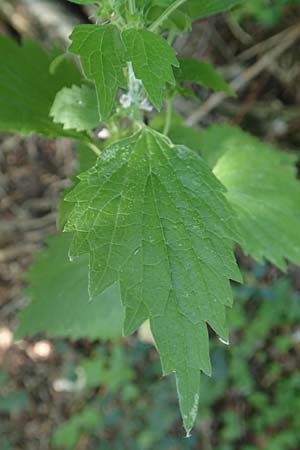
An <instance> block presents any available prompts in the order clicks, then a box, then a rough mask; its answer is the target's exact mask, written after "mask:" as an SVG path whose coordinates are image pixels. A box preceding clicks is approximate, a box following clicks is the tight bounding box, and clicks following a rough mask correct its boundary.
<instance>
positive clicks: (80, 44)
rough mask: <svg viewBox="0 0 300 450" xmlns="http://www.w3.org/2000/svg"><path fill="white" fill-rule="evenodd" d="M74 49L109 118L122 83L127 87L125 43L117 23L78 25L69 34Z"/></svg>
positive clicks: (102, 109) (101, 110)
mask: <svg viewBox="0 0 300 450" xmlns="http://www.w3.org/2000/svg"><path fill="white" fill-rule="evenodd" d="M70 39H71V41H72V44H71V46H70V48H69V51H70V52H71V53H74V54H76V55H78V56H80V61H81V64H82V67H83V70H84V73H85V75H86V77H87V78H88V79H89V80H91V81H94V82H95V85H96V90H97V96H98V106H99V113H100V118H101V120H102V121H105V120H106V119H108V118H109V116H110V114H111V112H112V109H113V105H114V101H115V96H116V93H117V89H118V88H119V87H125V86H126V81H125V77H124V73H123V66H124V61H123V53H124V46H123V43H122V40H121V36H120V32H119V30H118V28H117V27H116V26H115V25H105V26H104V25H103V26H101V25H78V26H77V27H75V29H74V31H73V33H72V34H71V36H70Z"/></svg>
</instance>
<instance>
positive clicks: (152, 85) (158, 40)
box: [122, 29, 178, 110]
mask: <svg viewBox="0 0 300 450" xmlns="http://www.w3.org/2000/svg"><path fill="white" fill-rule="evenodd" d="M122 38H123V41H124V44H125V47H126V60H127V61H131V62H132V66H133V70H134V74H135V76H136V78H138V79H140V80H141V81H142V82H143V85H144V88H145V90H146V92H147V94H148V96H149V99H150V101H151V102H152V103H153V105H154V106H155V108H156V109H158V110H159V109H160V107H161V104H162V101H163V92H164V88H165V85H166V83H169V84H172V85H174V84H175V79H174V74H173V70H172V66H175V67H176V66H178V61H177V59H176V55H175V51H174V50H173V48H172V47H171V46H170V45H169V44H168V43H167V41H166V40H165V39H164V38H162V37H161V36H159V35H157V34H155V33H152V32H151V31H148V30H134V29H131V30H126V31H124V32H123V34H122Z"/></svg>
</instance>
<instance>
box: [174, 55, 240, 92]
mask: <svg viewBox="0 0 300 450" xmlns="http://www.w3.org/2000/svg"><path fill="white" fill-rule="evenodd" d="M179 63H180V67H179V68H175V69H174V73H175V78H176V80H178V81H180V82H182V81H191V82H192V83H196V84H199V85H200V86H204V87H206V88H208V89H213V90H214V91H217V92H220V91H221V92H225V93H226V94H228V95H235V94H234V92H233V91H232V89H231V88H230V86H229V85H228V84H227V83H226V81H225V80H224V78H223V77H222V76H221V75H220V74H219V73H218V72H217V71H216V70H215V69H214V67H213V66H212V65H211V64H208V63H204V62H200V61H198V60H197V59H193V58H186V59H183V58H182V59H180V60H179Z"/></svg>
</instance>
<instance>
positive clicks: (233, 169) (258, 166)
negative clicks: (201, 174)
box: [200, 125, 300, 270]
mask: <svg viewBox="0 0 300 450" xmlns="http://www.w3.org/2000/svg"><path fill="white" fill-rule="evenodd" d="M201 136H202V137H201V141H200V144H201V147H202V150H203V156H204V158H205V159H206V160H207V162H208V163H209V164H210V166H211V167H213V171H214V173H215V175H216V176H217V177H218V178H219V180H220V181H221V182H222V183H223V184H224V186H225V187H226V188H227V189H228V192H227V194H226V196H227V199H228V201H229V202H230V203H231V205H232V206H233V208H234V209H235V210H236V212H237V215H238V218H239V222H240V233H241V236H242V247H243V250H244V251H245V253H246V254H250V255H252V256H253V257H254V258H255V259H256V260H257V261H259V262H262V261H263V259H264V258H267V259H268V260H269V261H271V262H272V263H273V264H275V265H277V266H278V267H279V268H281V269H282V270H285V269H286V262H285V259H288V260H290V261H292V262H293V263H295V264H299V263H300V245H299V243H300V210H299V205H300V184H299V181H298V180H297V179H296V167H295V157H294V156H293V155H291V154H288V153H285V152H280V151H277V150H276V149H275V148H274V147H272V146H271V145H269V144H266V143H263V142H262V141H260V140H258V139H256V138H255V137H253V136H251V135H250V134H248V133H245V132H243V131H242V130H240V129H239V128H234V127H230V126H228V125H223V126H221V127H220V126H212V127H211V128H209V129H208V130H207V131H205V132H203V133H201Z"/></svg>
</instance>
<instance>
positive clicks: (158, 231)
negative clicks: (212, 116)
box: [65, 127, 240, 431]
mask: <svg viewBox="0 0 300 450" xmlns="http://www.w3.org/2000/svg"><path fill="white" fill-rule="evenodd" d="M79 178H80V183H79V184H78V185H77V186H76V187H75V188H74V190H73V191H71V192H70V193H69V194H68V195H67V197H66V200H67V201H68V200H69V201H71V202H76V203H75V206H74V208H73V210H72V212H71V214H70V217H69V220H68V222H67V225H66V227H65V230H66V231H74V232H75V235H74V240H73V242H72V245H71V248H70V256H71V257H77V256H79V255H81V254H84V253H89V255H90V277H89V291H90V295H91V296H92V297H93V296H95V295H97V294H98V293H99V292H102V291H103V290H104V289H106V288H107V287H109V286H110V285H111V284H113V283H115V282H116V281H118V280H119V281H120V285H121V296H122V301H123V304H124V306H125V315H126V317H125V322H124V330H125V333H126V334H130V333H132V332H134V331H135V330H136V329H137V328H138V327H139V326H140V325H141V324H142V323H143V322H144V321H145V320H146V319H148V318H149V319H150V325H151V329H152V332H153V335H154V338H155V341H156V345H157V348H158V350H159V352H160V355H161V358H162V366H163V370H164V373H170V372H172V371H176V374H177V383H178V389H179V397H180V405H181V411H182V415H183V419H184V425H185V427H186V429H187V431H189V430H190V428H191V427H192V424H193V421H194V419H195V411H196V410H197V399H198V395H199V392H198V389H199V372H200V370H202V371H204V372H205V373H210V361H209V355H208V337H207V330H206V323H208V324H210V326H211V327H212V328H213V329H214V330H215V331H216V332H217V333H218V334H219V335H220V336H221V337H222V338H223V339H228V330H227V325H226V319H225V307H226V306H230V305H231V303H232V293H231V289H230V284H229V279H235V280H240V273H239V270H238V268H237V265H236V262H235V258H234V255H233V251H232V241H233V240H234V239H236V238H237V236H236V233H235V225H234V214H233V212H232V210H231V208H230V207H229V205H228V204H227V202H226V200H225V197H224V195H223V192H224V188H223V186H222V185H221V184H220V183H219V182H218V181H217V179H216V178H215V177H214V176H213V174H212V173H211V171H210V170H209V168H208V167H207V166H206V164H205V163H204V161H203V160H202V159H201V158H200V157H199V156H198V155H197V153H195V152H193V151H192V150H189V149H188V148H185V147H179V146H174V145H172V143H171V141H169V140H168V139H167V138H165V137H164V136H163V135H161V134H159V133H157V132H155V131H154V130H152V129H150V128H147V127H145V128H143V129H141V130H140V131H139V132H137V133H136V134H135V135H134V136H132V137H131V138H128V139H125V140H123V141H120V142H118V143H116V144H114V145H112V146H110V147H107V148H106V149H105V150H104V152H103V153H102V154H101V156H100V158H99V159H98V161H97V164H96V165H95V166H94V167H93V168H92V169H90V170H89V171H88V172H85V173H84V174H82V175H80V176H79Z"/></svg>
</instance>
